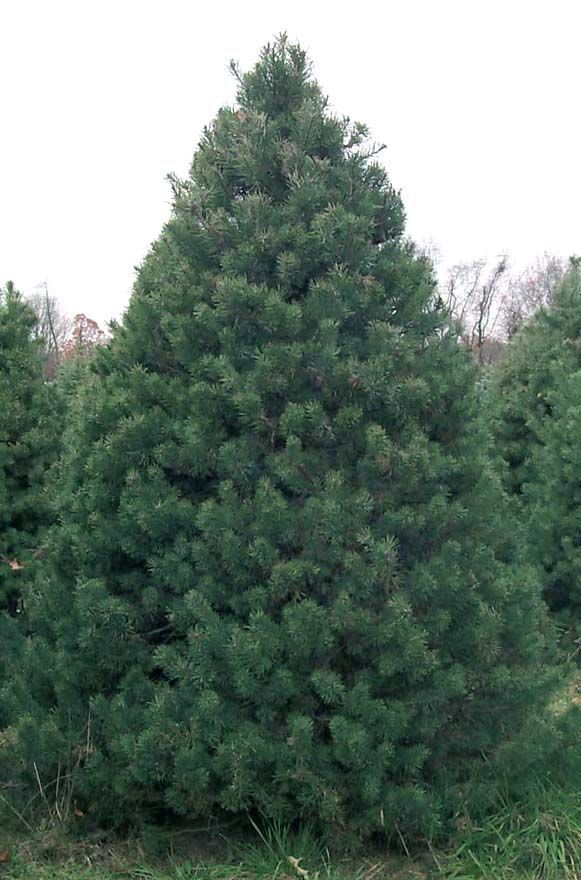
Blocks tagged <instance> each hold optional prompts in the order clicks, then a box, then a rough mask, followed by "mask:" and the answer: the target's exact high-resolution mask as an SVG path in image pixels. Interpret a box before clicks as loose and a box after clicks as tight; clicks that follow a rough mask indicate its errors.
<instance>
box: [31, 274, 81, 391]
mask: <svg viewBox="0 0 581 880" xmlns="http://www.w3.org/2000/svg"><path fill="white" fill-rule="evenodd" d="M27 301H28V303H29V304H30V305H31V306H32V308H33V310H34V313H35V315H36V323H35V325H34V329H33V331H32V332H33V336H34V338H35V339H37V340H38V341H39V343H40V346H41V350H42V352H43V356H44V360H45V366H44V372H45V376H46V377H47V378H49V379H51V378H53V377H54V375H55V373H56V370H57V369H58V366H59V364H60V361H61V360H62V349H63V346H64V345H65V343H66V342H67V340H68V339H69V337H70V333H71V321H70V319H69V317H68V316H67V315H66V314H65V312H64V311H63V309H62V306H61V305H60V303H59V301H58V299H57V298H56V297H55V296H52V295H51V294H50V293H49V291H48V285H47V284H46V282H45V283H43V284H41V285H39V289H38V291H37V292H36V293H34V294H32V295H31V296H29V297H27Z"/></svg>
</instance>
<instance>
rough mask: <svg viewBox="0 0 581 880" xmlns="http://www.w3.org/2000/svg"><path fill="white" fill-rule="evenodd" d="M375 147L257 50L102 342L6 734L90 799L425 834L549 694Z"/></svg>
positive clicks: (429, 292) (540, 626)
mask: <svg viewBox="0 0 581 880" xmlns="http://www.w3.org/2000/svg"><path fill="white" fill-rule="evenodd" d="M373 155H374V150H373V149H370V148H367V147H366V146H365V131H364V129H363V128H362V127H361V126H354V125H350V124H349V123H348V122H346V121H345V120H342V119H338V118H336V117H334V116H332V115H331V114H330V113H329V111H328V109H327V105H326V101H325V100H324V98H323V97H322V95H321V93H320V91H319V88H318V87H317V85H316V83H315V82H314V81H313V80H312V78H311V75H310V70H309V65H308V63H307V60H306V58H305V55H304V53H303V52H302V51H301V50H300V49H299V48H298V47H296V46H294V45H291V44H289V43H288V42H287V41H286V40H285V39H282V40H280V41H279V42H277V43H276V44H275V45H274V46H271V47H268V48H267V49H265V50H264V52H263V54H262V57H261V59H260V62H259V63H258V65H257V66H256V68H255V69H254V70H253V71H252V72H251V73H249V74H248V75H246V76H243V77H240V88H239V93H238V104H237V106H236V108H235V109H223V110H221V111H220V112H219V114H218V116H217V118H216V120H215V122H214V123H213V124H212V126H211V127H209V128H208V130H207V131H206V132H205V134H204V137H203V139H202V142H201V144H200V147H199V149H198V152H197V153H196V156H195V158H194V162H193V165H192V169H191V174H190V176H189V178H188V180H187V181H185V182H183V183H179V182H177V181H174V189H175V206H174V211H173V215H172V218H171V220H170V221H169V223H168V224H167V226H166V227H165V229H164V230H163V232H162V235H161V237H160V238H159V240H158V241H157V243H156V244H155V245H154V246H153V248H152V251H151V253H150V254H149V256H148V257H147V259H146V261H145V263H144V265H143V266H142V268H141V270H140V272H139V277H138V280H137V283H136V287H135V291H134V294H133V297H132V300H131V303H130V305H129V308H128V311H127V314H126V315H125V318H124V320H123V323H122V325H121V326H120V327H118V328H117V329H116V330H115V332H114V337H113V340H112V342H111V343H110V345H109V346H108V347H106V348H105V349H103V350H102V351H100V352H99V354H98V359H97V378H96V383H95V385H94V386H92V387H91V388H90V389H89V391H88V393H87V399H86V400H85V402H84V405H83V408H82V413H81V414H80V415H79V418H78V422H76V423H75V424H74V426H73V428H71V431H70V435H71V436H70V438H69V446H70V449H69V452H68V457H67V460H66V462H65V465H64V467H63V477H62V486H61V495H60V504H61V510H62V514H61V515H62V521H63V522H62V526H61V527H60V528H59V529H58V531H56V532H55V533H54V534H53V535H51V541H50V545H51V548H50V549H51V554H52V555H51V564H52V570H51V571H50V572H49V574H48V575H47V583H46V585H45V588H44V595H43V597H42V601H41V603H40V605H39V607H38V609H37V627H38V631H39V633H40V631H41V630H42V631H43V633H44V638H45V642H46V645H47V646H48V647H47V648H44V647H42V646H41V643H40V639H39V641H38V643H37V646H36V650H35V657H36V658H38V657H41V658H42V662H41V663H40V665H41V666H42V669H40V670H38V666H39V661H38V659H37V660H36V662H37V676H38V677H37V678H36V680H35V685H34V687H35V688H36V692H37V693H38V694H40V695H42V697H43V699H45V700H48V696H47V694H51V693H52V696H51V698H50V699H51V700H52V705H51V712H50V715H49V717H48V719H47V720H46V722H45V723H44V724H39V723H37V722H36V721H35V722H34V723H33V722H30V723H27V722H26V721H24V722H23V724H22V725H21V728H20V738H21V739H20V742H21V746H22V748H24V749H28V750H29V751H28V753H29V755H30V756H32V755H35V761H36V762H37V763H38V762H41V763H42V762H44V763H42V766H41V772H43V773H44V774H45V775H47V776H48V773H49V771H48V770H45V769H43V768H45V767H46V766H48V765H49V764H50V761H51V760H55V755H57V754H59V749H62V748H64V745H63V743H65V744H66V743H68V744H69V746H70V748H71V751H72V754H73V755H74V756H76V757H75V758H74V760H72V761H71V764H73V765H75V766H76V764H77V763H79V762H80V763H81V764H82V765H83V767H84V772H83V773H82V774H80V777H79V783H78V785H79V789H78V792H77V797H79V798H80V803H81V804H84V805H85V807H86V808H87V809H88V811H89V812H90V813H91V814H92V815H100V816H101V817H103V816H106V817H108V818H110V819H117V820H118V819H119V818H120V817H122V816H123V817H124V818H127V817H134V816H135V814H136V812H137V811H138V810H139V809H143V808H147V807H148V806H149V807H150V808H154V809H166V810H167V809H168V808H170V809H171V810H172V811H174V812H175V813H179V814H184V815H187V816H194V815H203V816H206V815H208V814H214V813H216V811H219V810H223V809H225V810H229V811H246V810H260V811H261V813H262V814H263V815H266V816H270V817H279V818H283V819H291V818H293V817H297V816H302V817H308V818H310V819H312V820H316V821H320V822H323V823H326V824H331V823H335V824H337V825H342V826H343V827H348V828H351V829H358V830H359V831H361V832H362V833H370V832H373V831H381V830H390V829H393V827H394V822H396V821H397V822H399V825H398V827H399V828H400V829H402V830H404V831H406V830H409V829H418V828H422V827H424V828H425V827H427V826H428V825H429V824H430V823H431V822H432V821H435V820H437V816H438V802H439V794H438V790H437V782H438V779H439V778H440V777H441V776H443V775H445V776H446V778H447V783H448V784H449V785H450V787H451V790H453V785H452V783H453V782H454V781H458V782H462V781H463V780H464V779H465V778H466V775H467V773H469V772H470V771H471V769H472V768H473V767H474V765H475V764H478V763H479V762H481V761H482V756H483V755H486V756H489V757H490V756H493V755H494V753H495V750H496V749H497V747H498V746H499V744H501V743H503V742H505V741H506V740H507V738H509V737H514V736H516V735H517V734H518V731H519V729H520V728H521V726H522V724H523V720H524V718H525V717H526V715H527V714H528V713H530V712H531V711H534V710H535V708H536V707H537V708H538V707H539V706H541V705H542V704H543V702H544V700H545V699H546V696H547V689H548V679H549V678H550V675H549V674H547V673H546V672H545V671H544V668H543V667H542V665H541V658H542V655H543V652H544V649H545V640H546V638H547V637H546V635H545V632H544V629H545V627H546V621H545V618H544V612H543V608H542V602H540V600H539V598H538V588H537V585H536V584H535V583H531V579H530V575H529V573H528V572H526V571H523V570H520V569H518V570H517V569H515V568H514V567H513V566H512V565H511V564H510V558H509V557H510V548H509V549H508V550H507V547H506V540H505V538H504V536H503V529H502V522H499V519H498V510H499V509H500V508H501V506H502V503H501V501H500V500H499V499H500V496H499V493H498V489H497V486H496V484H495V482H494V480H493V478H492V476H491V474H490V473H489V471H488V468H487V465H486V462H485V457H484V456H485V449H484V443H483V440H482V437H481V436H480V434H479V431H478V429H477V422H476V419H475V411H476V404H475V396H474V375H473V368H472V366H471V365H470V364H469V362H468V360H467V357H466V356H465V354H464V353H462V352H461V351H460V350H459V349H458V347H457V345H456V344H455V342H454V341H453V339H452V334H449V333H447V332H446V316H445V315H444V314H443V313H442V312H441V311H440V310H439V308H438V307H437V306H436V305H435V302H436V298H435V296H434V281H433V277H432V274H431V270H430V267H429V266H428V265H427V264H426V262H425V261H424V260H422V259H421V258H419V257H418V256H417V255H416V253H415V251H414V248H413V246H412V245H410V244H408V243H407V242H406V241H405V239H404V238H403V210H402V205H401V201H400V198H399V196H398V195H397V193H395V192H394V190H393V188H392V187H391V185H390V184H389V181H388V179H387V177H386V173H385V171H384V169H383V168H382V167H381V166H380V165H379V164H377V163H376V162H375V161H374V159H373ZM497 552H498V554H500V555H502V556H503V559H502V560H501V559H500V558H497V556H496V555H495V554H497ZM51 646H52V647H51ZM45 651H48V652H49V653H48V654H45V653H44V652H45ZM51 651H54V655H51V654H50V652H51ZM47 658H48V659H47ZM28 693H30V687H29V689H28ZM30 711H31V712H32V711H33V710H32V709H31V710H30ZM59 738H60V739H59ZM59 743H60V744H59Z"/></svg>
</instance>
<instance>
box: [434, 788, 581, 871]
mask: <svg viewBox="0 0 581 880" xmlns="http://www.w3.org/2000/svg"><path fill="white" fill-rule="evenodd" d="M445 864H446V867H445V870H444V872H443V874H444V876H445V877H446V878H449V880H521V878H522V880H525V878H526V880H581V791H569V792H565V791H562V790H559V789H557V788H554V787H544V788H542V789H540V790H539V791H538V792H537V794H536V797H535V796H532V797H531V798H530V799H529V800H528V801H527V802H526V803H525V804H509V803H506V804H505V805H504V806H503V807H501V808H500V809H498V811H497V812H496V813H495V814H494V815H492V816H489V817H488V818H487V819H486V820H485V821H484V822H482V823H480V824H479V825H477V826H475V827H472V828H467V829H466V830H465V831H464V835H463V840H462V842H461V844H460V845H459V846H458V848H457V849H456V851H455V852H454V853H453V854H452V855H451V856H450V857H449V858H448V859H447V860H446V863H445Z"/></svg>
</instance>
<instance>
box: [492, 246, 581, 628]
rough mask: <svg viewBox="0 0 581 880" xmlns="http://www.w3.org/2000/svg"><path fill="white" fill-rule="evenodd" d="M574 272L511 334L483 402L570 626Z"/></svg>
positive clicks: (534, 552) (577, 604)
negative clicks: (546, 303)
mask: <svg viewBox="0 0 581 880" xmlns="http://www.w3.org/2000/svg"><path fill="white" fill-rule="evenodd" d="M580 367H581V277H580V268H579V265H578V263H577V261H575V260H572V261H571V266H570V269H569V272H568V274H567V275H566V277H565V279H564V281H563V283H562V284H561V286H560V288H559V289H558V290H557V293H556V296H555V301H554V303H553V304H552V305H551V306H550V307H548V308H546V309H541V310H540V311H539V312H538V313H537V314H536V315H535V317H534V318H533V319H532V320H531V321H530V323H529V324H528V325H526V326H525V327H524V328H523V330H521V332H520V333H519V334H518V335H517V337H516V338H515V340H514V341H513V342H512V343H511V345H510V347H509V352H508V355H507V357H506V358H505V360H504V361H503V363H502V364H501V365H500V366H499V368H498V374H497V377H496V381H495V382H494V383H493V384H492V389H491V395H490V402H491V405H492V410H493V413H494V419H493V429H494V433H495V441H496V448H497V451H498V453H499V455H500V458H501V459H502V461H503V466H504V475H505V482H506V486H507V489H508V490H509V492H512V493H513V494H514V496H515V498H516V500H517V503H516V510H517V511H518V513H519V518H520V520H521V523H522V525H523V526H524V527H525V534H526V536H527V539H528V544H529V552H530V558H531V559H532V560H533V561H535V562H537V563H538V564H539V565H540V566H542V569H543V571H544V584H545V597H546V599H547V601H548V603H549V606H550V607H551V609H552V610H553V611H555V612H558V613H559V615H560V616H561V618H562V620H563V622H564V623H565V625H566V626H567V628H568V630H569V631H573V632H574V630H575V626H578V622H579V619H580V612H581V588H580V586H579V585H580V583H581V581H580V579H579V574H580V571H581V568H580V565H581V559H580V557H579V548H578V543H579V542H578V531H579V529H578V512H577V511H578V501H579V486H580V475H581V458H580V456H579V453H578V450H577V446H578V437H579V428H580V426H581V421H580V418H581V414H580V405H581V375H580V373H579V370H580Z"/></svg>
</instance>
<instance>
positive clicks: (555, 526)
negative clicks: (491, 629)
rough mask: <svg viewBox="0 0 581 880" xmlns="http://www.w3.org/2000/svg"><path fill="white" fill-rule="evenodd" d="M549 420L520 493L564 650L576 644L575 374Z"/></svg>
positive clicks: (579, 602) (580, 588)
mask: <svg viewBox="0 0 581 880" xmlns="http://www.w3.org/2000/svg"><path fill="white" fill-rule="evenodd" d="M551 409H552V411H551V418H548V419H546V420H545V422H544V423H543V425H542V426H541V428H540V439H541V440H542V445H540V446H539V447H538V449H536V450H535V454H534V457H533V462H532V465H533V468H534V477H535V478H534V480H532V481H531V482H530V483H528V484H527V485H526V486H525V487H524V508H525V517H526V519H527V523H528V528H529V536H530V543H531V552H532V555H533V557H534V558H536V559H537V560H538V562H539V564H540V565H542V567H543V570H544V586H545V590H544V594H545V598H546V600H547V602H548V604H549V607H550V608H551V610H552V611H554V612H555V613H556V614H557V615H558V619H559V621H560V623H561V624H562V625H563V627H564V628H565V633H566V637H567V638H566V642H565V643H566V644H567V647H569V643H570V642H571V641H576V653H577V656H578V651H579V645H580V644H581V639H580V637H581V546H580V544H579V508H580V503H581V449H580V446H579V437H580V436H581V371H580V370H577V372H575V373H573V374H571V375H570V376H563V377H562V380H561V382H560V384H559V386H558V388H557V389H555V391H554V393H553V395H552V408H551Z"/></svg>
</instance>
